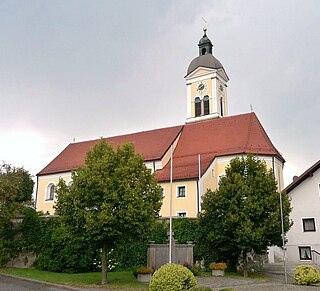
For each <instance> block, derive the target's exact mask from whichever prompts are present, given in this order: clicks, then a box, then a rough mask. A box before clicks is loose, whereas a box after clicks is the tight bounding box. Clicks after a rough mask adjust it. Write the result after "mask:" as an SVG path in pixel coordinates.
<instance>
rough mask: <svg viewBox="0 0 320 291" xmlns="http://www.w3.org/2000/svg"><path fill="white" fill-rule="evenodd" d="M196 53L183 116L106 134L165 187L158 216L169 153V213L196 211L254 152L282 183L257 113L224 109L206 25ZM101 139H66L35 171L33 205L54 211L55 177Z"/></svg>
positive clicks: (277, 158)
mask: <svg viewBox="0 0 320 291" xmlns="http://www.w3.org/2000/svg"><path fill="white" fill-rule="evenodd" d="M203 32H204V33H203V36H202V38H201V39H200V41H199V43H198V47H199V55H198V56H197V57H196V58H194V59H193V60H192V61H191V63H190V64H189V66H188V68H187V73H186V76H185V80H186V86H187V92H186V96H185V97H186V98H185V100H186V106H187V116H186V120H185V123H184V124H182V125H180V126H172V127H166V128H160V129H154V130H149V131H142V132H137V133H132V134H126V135H120V136H112V137H108V138H105V140H106V141H107V142H110V143H112V144H113V145H115V146H116V145H121V144H122V143H124V142H132V143H133V144H134V146H135V151H136V152H137V153H140V154H141V155H142V156H143V158H144V162H145V165H146V166H147V167H148V168H149V169H150V170H151V171H152V172H153V173H154V174H155V177H156V179H157V181H158V183H159V184H160V185H161V187H162V190H163V205H162V208H161V211H160V215H161V216H162V217H168V216H169V215H170V213H169V210H170V205H169V204H170V188H171V187H170V177H171V171H170V168H171V166H170V165H171V156H172V197H173V202H172V214H173V216H176V217H197V215H198V213H199V212H200V211H201V201H202V196H203V195H204V193H205V192H206V191H207V189H212V190H215V189H216V188H217V187H218V183H219V180H220V179H221V177H223V176H224V175H225V168H226V166H227V165H228V164H229V162H230V160H231V159H233V158H234V157H236V156H241V155H243V154H248V153H251V154H254V155H256V156H257V157H259V158H260V159H262V160H264V161H265V162H266V165H267V167H268V168H271V169H272V170H273V172H274V175H275V178H276V180H277V183H278V189H279V191H281V190H282V189H283V165H284V162H285V160H284V158H283V157H282V156H281V154H280V153H279V151H278V150H277V149H276V148H275V146H274V145H273V144H272V142H271V140H270V138H269V137H268V135H267V133H266V132H265V130H264V128H263V126H262V125H261V123H260V121H259V120H258V118H257V116H256V114H255V113H253V112H252V113H246V114H239V115H234V116H229V115H228V94H227V92H228V81H229V77H228V75H227V73H226V71H225V69H224V67H223V65H222V64H221V62H220V61H219V60H218V59H217V58H216V57H215V56H214V54H213V44H212V42H211V40H210V39H209V38H208V36H207V30H206V28H204V30H203ZM99 141H100V139H96V140H88V141H83V142H74V143H71V144H69V145H68V146H67V147H66V148H65V149H64V150H63V151H62V152H61V153H60V154H59V155H58V156H57V157H56V158H55V159H53V160H52V161H51V162H50V163H49V164H48V165H47V166H46V167H44V168H43V169H42V170H41V171H40V172H39V173H38V174H37V191H36V208H37V210H39V211H40V210H41V211H44V212H48V213H50V214H54V208H53V206H54V203H55V186H56V184H57V183H58V181H59V178H63V179H64V180H65V181H66V183H67V184H69V183H72V181H71V171H73V170H75V169H77V168H78V167H80V166H82V165H84V161H85V157H86V154H87V152H88V150H89V149H90V148H91V147H93V146H94V145H95V144H96V143H98V142H99Z"/></svg>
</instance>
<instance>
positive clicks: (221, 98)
mask: <svg viewBox="0 0 320 291" xmlns="http://www.w3.org/2000/svg"><path fill="white" fill-rule="evenodd" d="M223 107H224V101H223V97H220V114H221V116H223Z"/></svg>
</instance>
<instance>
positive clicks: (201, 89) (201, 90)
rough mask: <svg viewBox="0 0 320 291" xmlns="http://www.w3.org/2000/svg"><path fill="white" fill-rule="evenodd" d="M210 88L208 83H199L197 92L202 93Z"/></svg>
mask: <svg viewBox="0 0 320 291" xmlns="http://www.w3.org/2000/svg"><path fill="white" fill-rule="evenodd" d="M207 87H208V85H207V83H206V82H204V81H201V82H198V83H197V92H198V93H202V92H203V91H204V90H206V89H207Z"/></svg>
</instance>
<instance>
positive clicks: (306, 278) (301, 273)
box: [294, 265, 320, 285]
mask: <svg viewBox="0 0 320 291" xmlns="http://www.w3.org/2000/svg"><path fill="white" fill-rule="evenodd" d="M294 279H295V280H296V281H297V283H298V284H299V285H311V284H316V283H319V282H320V274H319V272H318V271H317V270H316V269H315V268H314V267H312V266H307V265H300V266H298V267H297V268H296V270H295V271H294Z"/></svg>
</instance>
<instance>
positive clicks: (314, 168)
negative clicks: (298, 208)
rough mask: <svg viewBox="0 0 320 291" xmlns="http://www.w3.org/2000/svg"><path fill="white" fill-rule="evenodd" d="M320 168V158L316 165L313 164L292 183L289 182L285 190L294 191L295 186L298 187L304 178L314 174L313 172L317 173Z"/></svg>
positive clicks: (287, 191)
mask: <svg viewBox="0 0 320 291" xmlns="http://www.w3.org/2000/svg"><path fill="white" fill-rule="evenodd" d="M319 168H320V160H319V161H318V162H316V163H315V164H314V165H312V166H311V167H310V168H309V169H307V170H306V171H305V172H304V173H302V174H301V175H300V176H299V177H298V178H297V179H295V180H294V181H293V182H292V183H291V184H289V185H288V186H287V187H286V188H285V189H284V190H283V192H286V193H287V194H288V193H289V192H290V191H292V190H293V189H294V188H296V187H297V186H298V185H300V184H301V183H302V182H303V181H304V180H306V179H307V178H308V177H310V176H312V175H313V173H315V172H316V171H317V170H318V169H319Z"/></svg>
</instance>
